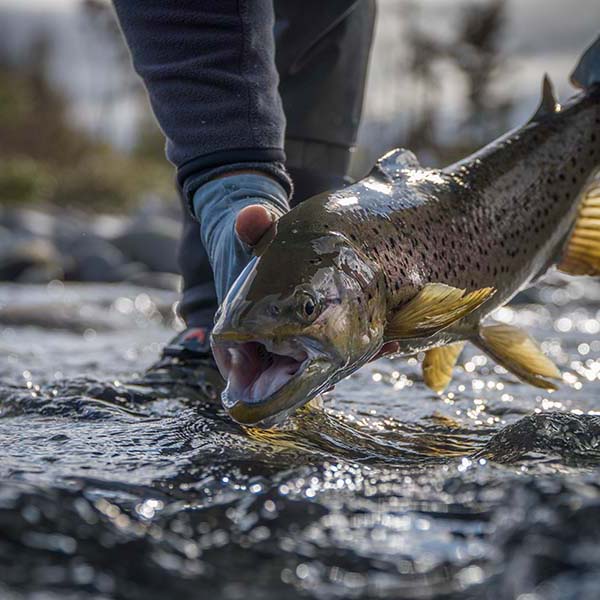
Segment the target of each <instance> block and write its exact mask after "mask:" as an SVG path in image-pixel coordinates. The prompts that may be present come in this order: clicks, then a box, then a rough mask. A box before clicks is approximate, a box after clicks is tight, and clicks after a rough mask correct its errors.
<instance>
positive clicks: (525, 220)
mask: <svg viewBox="0 0 600 600" xmlns="http://www.w3.org/2000/svg"><path fill="white" fill-rule="evenodd" d="M590 56H592V58H593V57H594V56H595V57H596V58H595V59H594V60H591V59H590ZM581 65H587V66H586V67H585V68H582V67H581ZM590 69H592V71H591V72H590ZM594 69H595V70H594ZM575 73H576V77H575V79H574V81H575V83H576V84H577V85H578V86H579V87H581V88H582V91H581V92H580V93H579V94H577V95H576V96H574V97H573V98H572V99H571V100H569V101H568V102H567V103H566V104H565V105H564V106H562V107H561V106H559V104H558V103H557V101H556V99H555V97H554V92H553V90H552V85H551V83H550V81H549V79H548V78H547V77H545V78H544V81H543V85H542V100H541V102H540V105H539V107H538V109H537V111H536V112H535V114H534V115H533V117H532V118H531V120H530V121H529V122H528V123H526V124H525V125H524V126H523V127H520V128H518V129H515V130H513V131H511V132H509V133H508V134H506V135H504V136H502V137H501V138H499V139H498V140H495V141H494V142H492V143H491V144H489V145H488V146H485V147H484V148H482V149H481V150H479V151H478V152H476V153H475V154H473V155H471V156H469V157H467V158H465V159H464V160H462V161H460V162H458V163H456V164H453V165H450V166H448V167H446V168H444V169H431V168H426V167H423V166H422V165H421V164H419V162H418V160H417V158H416V157H415V156H414V154H412V153H411V152H410V151H408V150H404V149H396V150H393V151H391V152H389V153H388V154H386V155H385V156H384V157H382V158H381V159H380V160H379V161H378V162H377V164H376V165H375V167H374V168H373V170H372V171H371V173H370V174H369V175H368V176H367V177H366V178H364V179H362V180H361V181H359V182H357V183H355V184H353V185H351V186H349V187H347V188H344V189H343V190H340V191H336V192H331V193H325V194H321V195H319V196H316V197H314V198H311V199H309V200H306V201H305V202H303V203H302V204H300V205H299V206H297V207H296V208H294V209H293V210H292V211H290V212H289V213H288V214H286V215H284V216H283V217H282V218H281V219H280V220H279V221H278V222H277V223H276V224H275V225H274V226H273V227H272V229H271V231H270V232H269V234H268V235H267V236H265V238H264V239H263V240H262V241H261V243H259V245H258V246H257V247H256V249H255V254H256V258H255V259H254V260H253V263H252V264H251V265H250V266H249V267H248V268H247V269H246V270H245V271H244V273H243V274H242V275H241V276H240V279H239V280H238V282H236V284H235V285H234V289H233V290H232V292H231V293H230V294H229V295H228V297H227V299H226V301H225V303H224V305H223V307H222V309H221V312H220V315H219V318H218V320H217V323H216V326H215V329H214V331H213V349H214V351H215V357H216V359H217V363H218V364H219V366H220V367H221V368H222V372H223V374H224V376H225V377H226V378H227V377H228V373H229V372H230V371H231V369H232V368H234V369H243V368H244V365H239V364H238V365H235V367H231V365H229V364H228V363H227V361H226V359H225V358H224V357H225V355H226V352H227V351H228V349H229V348H231V346H232V345H235V344H238V343H244V342H243V341H244V340H246V341H248V340H252V341H253V343H254V344H255V345H256V346H258V347H260V346H261V344H263V345H265V347H268V348H269V349H273V352H275V353H277V352H278V351H279V352H281V353H282V354H283V355H284V356H285V355H286V353H285V348H289V347H291V346H290V342H293V344H296V346H295V347H297V348H298V347H300V348H302V347H304V348H305V349H306V351H305V353H304V355H305V356H306V357H307V358H306V360H305V361H303V362H302V364H300V363H298V364H295V363H294V369H291V371H293V374H291V375H290V376H289V377H286V376H283V377H280V380H278V381H280V385H279V387H277V389H273V387H272V386H271V387H269V388H268V389H269V390H270V391H271V392H272V393H270V395H269V397H267V398H264V399H263V401H257V399H256V398H252V402H251V403H250V402H249V401H247V399H246V398H245V397H244V390H240V389H236V393H238V394H240V396H239V397H232V396H231V395H229V388H226V390H225V392H224V401H225V405H226V407H227V410H228V411H229V413H230V414H231V416H232V417H233V418H234V419H235V420H237V421H239V422H241V423H246V424H259V425H263V426H267V425H271V424H273V423H276V422H279V421H280V420H281V419H283V418H284V417H285V415H286V414H289V413H290V412H291V411H293V410H294V409H295V408H296V407H297V406H300V405H301V404H303V403H305V402H307V401H308V400H310V399H311V398H313V397H314V396H315V395H317V394H319V393H320V392H322V391H324V390H326V389H328V388H329V387H330V386H331V385H333V384H335V383H336V382H337V381H340V380H341V379H342V378H343V377H345V376H347V375H348V374H350V373H352V372H354V371H355V370H356V369H358V368H359V367H360V366H362V365H363V364H365V363H366V362H367V361H368V360H370V359H372V358H373V357H374V356H376V355H377V354H378V353H379V352H380V351H381V349H382V347H384V344H389V343H393V344H394V346H393V348H394V350H395V352H397V353H398V354H400V355H410V354H415V353H417V352H425V353H426V358H425V362H424V380H425V383H427V385H429V386H430V387H431V388H432V389H434V390H435V391H441V390H443V389H444V388H445V387H446V385H447V384H448V383H449V381H450V379H451V377H452V369H453V366H454V364H455V362H456V360H457V359H458V356H459V354H460V351H461V349H462V346H463V345H464V343H465V342H467V341H469V342H472V343H474V344H476V345H477V346H478V347H479V348H481V349H482V350H483V351H484V352H486V353H487V354H488V355H489V356H490V357H491V358H493V359H494V360H495V361H496V362H498V363H499V364H501V365H502V366H503V367H505V368H506V369H507V370H508V371H510V372H511V373H513V374H514V375H516V376H517V377H519V378H520V379H522V380H523V381H526V382H528V383H530V384H532V385H535V386H538V387H541V388H545V389H554V388H555V387H556V383H554V381H556V380H560V378H561V375H560V372H559V371H558V369H557V368H556V367H555V365H554V364H553V363H552V362H551V361H550V360H549V359H548V358H547V357H546V356H545V355H544V354H543V353H542V352H541V350H540V348H539V346H538V345H537V344H536V343H535V341H534V340H532V339H531V338H530V337H529V336H528V335H527V334H526V333H525V332H523V331H520V330H519V329H517V328H516V327H513V326H510V325H505V324H486V323H483V320H484V319H485V318H486V317H487V316H488V315H489V314H490V313H491V312H492V311H493V310H495V309H496V308H498V307H500V306H503V305H504V304H505V303H506V302H508V301H509V300H510V299H511V298H512V297H513V296H514V295H515V294H516V293H517V292H519V291H520V290H522V289H523V288H525V287H527V286H528V285H530V284H531V283H532V282H534V281H535V280H536V279H537V278H539V277H540V276H542V275H543V274H544V273H545V272H546V271H547V270H548V269H549V268H550V267H552V266H558V267H559V268H561V269H562V270H563V271H565V272H568V273H572V274H589V275H600V183H599V181H598V180H596V179H595V174H596V172H597V170H598V167H599V166H600V135H599V132H600V38H599V39H598V40H597V41H596V42H595V44H594V45H592V47H591V48H590V49H589V50H588V51H587V53H586V54H585V55H584V57H583V58H582V62H581V63H580V66H579V67H578V68H577V70H576V72H575ZM307 302H308V303H309V304H310V307H311V310H310V312H308V311H304V306H306V303H307ZM292 358H293V357H292ZM281 364H284V361H282V362H281ZM286 364H289V360H288V363H286ZM274 370H275V371H277V369H274ZM262 375H263V374H262V373H257V377H258V378H259V379H260V377H262ZM250 404H251V406H250Z"/></svg>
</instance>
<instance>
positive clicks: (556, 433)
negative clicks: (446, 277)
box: [0, 275, 600, 600]
mask: <svg viewBox="0 0 600 600" xmlns="http://www.w3.org/2000/svg"><path fill="white" fill-rule="evenodd" d="M174 300H175V297H174V296H173V295H171V294H170V293H167V292H149V291H148V290H144V289H142V288H136V287H132V286H126V285H77V284H71V285H66V284H62V283H59V282H53V283H51V284H49V285H48V286H27V285H11V284H3V285H2V286H1V287H0V456H1V459H0V582H1V583H0V598H2V599H7V600H13V599H14V600H20V599H23V598H31V599H32V600H33V599H34V600H42V599H43V600H45V599H51V600H52V599H59V598H60V599H74V598H77V599H79V598H82V599H92V598H94V599H109V598H114V599H127V600H129V599H132V600H137V599H139V600H142V599H143V600H154V599H156V600H158V599H160V600H165V599H167V600H168V599H171V598H173V599H175V598H176V599H178V600H181V599H196V598H197V599H201V598H207V597H210V596H209V595H210V594H212V597H214V598H219V599H221V598H222V599H232V600H235V599H238V598H239V599H242V598H243V599H244V600H247V599H250V598H261V599H282V598H286V599H287V598H296V597H298V598H304V597H314V598H323V599H325V598H394V599H397V598H411V599H420V598H436V599H442V598H443V599H450V598H461V599H464V598H467V599H469V598H473V599H488V598H489V599H494V600H503V599H513V598H520V599H521V600H542V599H543V600H546V599H560V600H565V599H567V600H568V599H573V600H575V599H577V600H581V599H588V598H589V599H592V598H594V599H595V598H597V597H598V586H599V585H600V544H599V543H598V539H599V535H600V476H599V471H598V466H599V465H600V401H599V399H598V391H599V390H600V383H599V382H598V378H599V377H600V322H599V320H598V317H600V314H599V311H598V307H599V306H600V304H599V300H600V283H597V282H595V281H592V280H582V279H566V278H560V277H558V276H556V275H555V276H552V277H551V278H550V279H549V280H548V281H547V283H546V284H544V285H543V286H540V287H538V288H536V289H534V290H531V291H529V292H527V293H526V295H521V296H520V297H518V302H517V303H515V304H513V305H512V306H511V307H509V308H504V309H501V310H500V311H499V312H498V313H497V315H496V316H497V318H498V319H500V320H502V321H505V322H511V323H513V324H517V325H523V326H525V327H526V328H527V329H528V330H529V331H530V332H531V333H532V334H533V335H535V336H536V337H537V339H538V340H540V341H541V342H543V347H544V349H545V350H546V351H547V352H548V353H549V354H550V355H551V356H552V357H553V358H554V360H555V361H556V362H557V363H558V364H559V366H560V367H561V369H562V371H563V373H564V379H565V381H564V383H563V385H562V386H561V389H560V390H559V391H558V392H555V393H552V394H548V393H545V392H542V391H540V390H537V389H535V388H531V387H528V386H525V385H523V384H520V383H518V382H516V381H515V380H514V378H513V377H511V376H510V375H507V374H506V373H505V372H504V371H503V370H502V369H500V368H498V367H496V366H495V365H494V364H492V363H490V361H489V360H487V359H486V357H485V356H483V355H482V354H481V353H479V352H478V351H477V350H476V349H474V348H473V347H470V348H466V349H465V352H464V353H463V355H462V356H461V358H460V359H459V367H458V368H457V369H456V377H455V379H454V381H453V382H452V385H451V386H450V388H449V389H448V390H447V393H445V394H443V395H441V396H438V395H436V394H433V393H431V392H429V391H428V390H427V389H426V388H425V387H424V385H423V383H422V380H421V375H420V368H419V365H418V362H417V360H416V359H409V360H406V359H402V360H400V359H383V360H380V361H378V362H376V363H374V364H372V365H371V366H369V367H366V368H364V369H362V370H361V371H360V372H358V373H356V374H355V375H353V376H352V377H350V378H349V379H347V380H345V381H343V382H342V383H341V384H339V385H338V386H337V387H336V389H335V390H334V391H333V392H331V393H329V394H328V395H327V397H326V398H325V402H324V408H322V409H311V410H304V411H301V412H300V413H299V414H298V415H297V416H296V417H294V418H293V419H291V420H290V421H289V422H288V423H286V425H285V427H284V428H283V429H281V430H278V431H255V430H243V429H241V428H240V427H238V426H236V425H235V424H233V423H232V422H231V421H230V420H229V419H228V418H227V417H226V415H225V414H224V413H223V412H222V411H221V410H220V408H219V407H217V406H214V405H211V404H209V403H206V402H204V401H203V400H202V399H201V398H200V397H199V390H198V389H196V388H195V387H194V386H193V385H192V384H189V383H187V384H186V383H185V382H182V381H171V382H164V383H161V384H157V383H152V382H150V381H149V380H148V379H147V378H144V368H145V367H146V366H147V365H149V364H150V363H151V362H152V360H154V359H155V358H156V357H157V356H158V353H159V350H160V346H161V344H162V343H163V342H165V341H166V340H168V339H169V337H170V336H172V335H173V331H174V327H177V323H176V322H175V320H174V318H173V312H172V303H173V302H174Z"/></svg>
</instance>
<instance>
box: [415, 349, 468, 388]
mask: <svg viewBox="0 0 600 600" xmlns="http://www.w3.org/2000/svg"><path fill="white" fill-rule="evenodd" d="M464 345H465V343H464V342H458V343H456V344H449V345H448V346H443V347H441V348H432V349H431V350H428V351H427V352H426V353H425V360H424V361H423V380H424V381H425V384H426V385H427V387H429V388H431V389H432V390H433V391H434V392H443V391H444V390H445V389H446V388H447V387H448V384H449V383H450V381H451V379H452V370H453V369H454V365H455V364H456V361H457V360H458V356H459V355H460V353H461V351H462V349H463V347H464Z"/></svg>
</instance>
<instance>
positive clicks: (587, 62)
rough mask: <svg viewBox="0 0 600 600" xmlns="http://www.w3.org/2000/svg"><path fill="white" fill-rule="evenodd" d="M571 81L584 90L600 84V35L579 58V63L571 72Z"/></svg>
mask: <svg viewBox="0 0 600 600" xmlns="http://www.w3.org/2000/svg"><path fill="white" fill-rule="evenodd" d="M571 83H572V84H573V85H574V86H575V87H578V88H581V89H582V90H588V89H590V88H591V87H592V86H594V85H600V36H598V37H597V38H596V41H595V42H593V43H592V45H591V46H590V47H589V48H588V49H587V50H586V51H585V52H584V53H583V56H582V57H581V58H580V59H579V64H578V65H577V66H576V67H575V70H574V71H573V73H571Z"/></svg>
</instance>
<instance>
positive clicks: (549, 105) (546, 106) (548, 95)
mask: <svg viewBox="0 0 600 600" xmlns="http://www.w3.org/2000/svg"><path fill="white" fill-rule="evenodd" d="M559 110H560V104H559V103H558V101H557V100H556V96H555V94H554V86H553V85H552V82H551V81H550V77H548V74H547V73H546V74H544V80H543V81H542V99H541V100H540V104H539V106H538V107H537V110H536V111H535V113H534V114H533V117H531V119H530V120H531V121H536V120H537V119H540V118H542V117H547V116H548V115H551V114H554V113H555V112H558V111H559Z"/></svg>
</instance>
